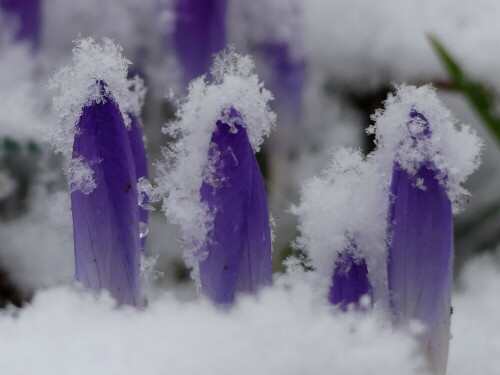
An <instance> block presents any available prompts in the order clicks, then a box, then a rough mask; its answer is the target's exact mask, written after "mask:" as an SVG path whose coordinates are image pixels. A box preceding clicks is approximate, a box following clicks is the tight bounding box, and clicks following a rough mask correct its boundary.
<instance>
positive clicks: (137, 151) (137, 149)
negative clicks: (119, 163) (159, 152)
mask: <svg viewBox="0 0 500 375" xmlns="http://www.w3.org/2000/svg"><path fill="white" fill-rule="evenodd" d="M128 115H129V117H130V120H131V121H130V130H129V131H128V138H129V141H130V147H131V149H132V155H133V156H134V165H135V172H136V175H137V180H139V179H140V178H142V177H144V178H148V161H147V157H146V149H145V147H144V140H143V137H142V130H141V128H142V126H141V124H140V123H139V120H138V119H137V117H136V116H135V115H133V114H130V113H129V114H128ZM143 203H145V204H147V203H148V197H147V196H145V197H144V199H143ZM148 220H149V211H148V210H147V209H145V208H143V207H141V206H139V221H140V222H141V223H144V224H142V226H147V224H148ZM145 247H146V236H145V235H143V236H142V238H141V250H142V251H143V252H144V249H145Z"/></svg>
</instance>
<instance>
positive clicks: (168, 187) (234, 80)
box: [151, 47, 276, 278]
mask: <svg viewBox="0 0 500 375" xmlns="http://www.w3.org/2000/svg"><path fill="white" fill-rule="evenodd" d="M271 99H272V95H271V93H270V92H269V91H268V90H266V89H265V88H264V86H263V83H262V82H261V81H260V80H259V78H258V77H257V75H256V74H255V73H254V64H253V61H252V59H251V58H250V57H249V56H241V55H239V54H237V53H236V52H235V50H234V48H231V47H230V48H228V49H227V50H226V51H223V52H222V53H221V54H219V55H217V56H216V57H215V59H214V63H213V66H212V69H211V73H210V77H205V76H202V77H200V78H198V79H196V80H194V81H192V82H191V84H190V86H189V92H188V94H187V96H186V97H185V98H184V99H183V100H182V101H180V102H179V103H178V104H179V107H178V110H177V113H176V117H177V119H176V120H175V121H173V122H171V123H169V124H167V127H166V128H165V129H164V132H165V133H166V134H168V135H170V136H172V137H174V138H178V140H177V142H175V143H173V144H172V145H171V146H169V148H165V149H164V151H163V154H164V157H165V161H163V162H161V163H157V171H158V175H159V177H158V179H157V185H158V189H157V191H156V194H153V195H157V196H158V195H159V196H160V197H162V198H163V210H164V211H165V214H166V215H167V218H168V219H169V220H170V221H171V222H172V223H174V224H177V225H179V226H180V228H181V233H182V237H183V240H184V244H185V245H186V261H187V263H188V265H189V266H190V267H193V268H195V267H196V265H197V259H196V255H195V252H196V249H197V248H199V246H201V244H203V243H204V241H205V240H206V235H207V233H208V231H209V229H210V225H211V219H210V217H209V216H210V215H209V213H208V212H207V209H206V207H205V205H204V204H202V203H201V199H200V188H201V186H202V183H203V181H204V178H206V177H207V176H208V175H209V173H207V171H208V170H209V169H210V166H211V164H210V161H209V160H208V155H209V148H210V140H211V137H212V133H213V132H214V131H215V129H216V123H217V121H218V120H221V121H224V122H227V123H229V124H231V123H232V122H233V121H234V119H232V118H230V117H229V110H230V109H231V108H234V109H235V110H236V111H238V112H239V114H240V115H241V124H242V125H243V126H245V129H246V131H247V133H248V137H249V140H250V143H251V145H252V148H253V150H254V151H255V152H257V151H258V150H259V148H260V145H261V144H262V142H263V140H264V137H265V136H267V135H268V134H269V132H270V131H271V129H272V127H273V126H274V123H275V117H276V116H275V114H274V113H273V112H272V111H271V110H270V108H269V104H268V103H269V101H270V100H271ZM153 195H151V196H153ZM195 274H196V272H195ZM194 276H195V275H194ZM195 278H196V276H195Z"/></svg>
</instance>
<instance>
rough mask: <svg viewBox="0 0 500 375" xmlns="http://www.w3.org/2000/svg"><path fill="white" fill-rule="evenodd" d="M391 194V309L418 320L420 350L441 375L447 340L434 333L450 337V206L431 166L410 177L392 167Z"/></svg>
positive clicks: (400, 316)
mask: <svg viewBox="0 0 500 375" xmlns="http://www.w3.org/2000/svg"><path fill="white" fill-rule="evenodd" d="M391 194H392V196H393V201H392V204H391V206H390V208H389V225H390V233H391V242H390V246H389V263H388V274H389V289H390V291H391V294H392V299H391V301H392V304H391V305H392V308H393V309H394V312H395V314H396V319H397V320H401V321H405V322H408V321H409V320H411V319H418V320H420V321H421V322H424V323H425V325H426V327H425V330H424V332H423V334H422V337H421V340H422V344H423V345H424V346H425V349H424V350H425V352H426V353H427V355H428V356H429V359H430V362H431V364H432V367H433V369H434V370H435V371H436V373H438V374H444V373H445V370H446V363H447V356H448V342H449V340H438V341H436V342H435V341H434V340H433V332H435V331H441V332H444V334H445V335H446V336H448V337H449V330H450V313H449V311H450V304H451V283H452V268H453V267H452V266H453V219H452V209H451V202H450V199H449V198H448V196H447V195H446V191H445V190H444V187H443V186H442V185H440V183H439V181H438V180H437V179H436V171H435V168H433V166H431V165H423V166H422V167H421V168H420V169H419V170H418V171H417V173H416V174H415V175H414V176H410V175H409V174H408V173H407V172H406V171H405V170H403V169H401V168H400V167H399V166H398V165H395V166H394V172H393V177H392V184H391ZM442 306H444V309H443V310H442V309H441V307H442ZM441 312H442V313H441Z"/></svg>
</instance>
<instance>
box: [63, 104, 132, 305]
mask: <svg viewBox="0 0 500 375" xmlns="http://www.w3.org/2000/svg"><path fill="white" fill-rule="evenodd" d="M105 99H106V100H105V102H102V103H92V104H91V105H89V106H87V107H85V108H84V109H83V113H82V115H81V117H80V119H79V122H78V125H77V130H78V132H79V134H78V135H77V136H76V137H75V140H74V144H73V158H83V160H84V161H85V162H86V163H87V164H88V165H90V166H91V168H92V170H93V173H94V179H95V182H96V184H97V187H96V188H95V189H94V190H93V191H92V192H90V193H89V194H84V193H82V192H80V191H73V192H72V193H71V206H72V212H73V228H74V241H75V261H76V279H77V280H78V281H80V282H81V283H82V284H83V285H84V286H85V287H87V288H89V289H91V290H95V291H98V290H100V289H103V288H104V289H107V290H109V291H110V293H111V295H112V296H113V297H114V298H116V300H117V301H118V303H120V304H130V305H139V304H140V285H139V284H140V283H139V254H140V243H139V236H138V233H139V211H138V209H137V202H138V197H137V177H136V173H135V167H134V158H133V155H132V150H131V148H130V143H129V139H128V135H127V130H126V128H125V124H124V122H123V118H122V115H121V114H120V112H119V110H118V108H117V106H116V104H115V102H114V101H113V100H112V99H111V98H109V97H107V98H105Z"/></svg>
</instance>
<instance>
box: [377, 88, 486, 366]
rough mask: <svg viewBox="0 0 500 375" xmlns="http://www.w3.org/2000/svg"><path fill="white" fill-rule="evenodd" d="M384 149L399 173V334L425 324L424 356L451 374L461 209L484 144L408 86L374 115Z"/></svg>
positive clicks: (393, 248)
mask: <svg viewBox="0 0 500 375" xmlns="http://www.w3.org/2000/svg"><path fill="white" fill-rule="evenodd" d="M374 119H375V120H376V124H375V126H374V128H373V129H375V134H376V136H377V143H378V149H377V150H376V151H375V153H376V154H377V156H376V158H379V159H380V160H383V159H385V160H386V163H387V164H386V165H387V169H388V170H390V169H392V173H388V176H391V174H392V180H390V181H391V183H390V189H389V193H390V198H389V208H388V218H387V220H388V265H387V268H388V285H389V292H390V306H391V308H392V311H393V315H394V321H395V322H396V325H397V326H399V327H408V326H409V325H410V323H411V322H412V321H414V320H418V321H420V322H421V323H422V324H423V330H422V332H421V333H420V335H419V340H420V345H421V350H422V353H423V354H424V355H425V356H426V357H427V359H428V363H429V368H430V370H431V371H432V372H433V373H435V374H444V373H445V372H446V365H447V357H448V344H449V336H450V334H449V333H450V300H451V285H452V267H453V218H452V212H453V208H454V207H453V206H454V203H455V208H459V207H458V201H459V198H460V197H461V196H462V195H463V194H464V193H466V191H465V190H464V189H463V188H462V187H461V184H462V183H463V182H464V181H465V179H466V178H467V176H468V175H469V174H470V173H471V172H472V171H474V169H476V167H477V166H478V164H479V159H478V155H479V151H480V149H481V145H482V144H481V141H480V140H479V139H478V138H477V136H476V135H475V134H474V133H473V132H471V130H470V129H469V128H468V127H465V126H462V127H461V128H459V129H457V127H456V126H455V120H454V119H453V118H451V116H450V114H449V112H448V111H447V110H446V109H445V108H443V106H442V104H441V103H440V102H439V100H438V98H437V97H436V94H435V92H434V90H433V89H432V88H431V87H429V86H423V87H420V88H415V87H407V86H401V87H399V88H398V91H397V94H396V95H390V96H389V97H388V99H387V101H386V102H385V110H384V111H379V112H377V113H376V115H375V116H374Z"/></svg>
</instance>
